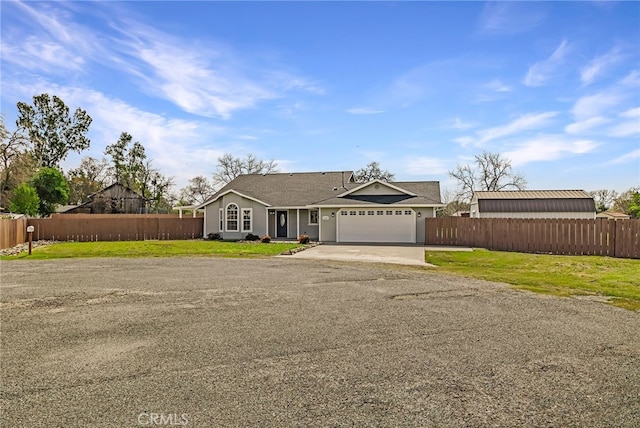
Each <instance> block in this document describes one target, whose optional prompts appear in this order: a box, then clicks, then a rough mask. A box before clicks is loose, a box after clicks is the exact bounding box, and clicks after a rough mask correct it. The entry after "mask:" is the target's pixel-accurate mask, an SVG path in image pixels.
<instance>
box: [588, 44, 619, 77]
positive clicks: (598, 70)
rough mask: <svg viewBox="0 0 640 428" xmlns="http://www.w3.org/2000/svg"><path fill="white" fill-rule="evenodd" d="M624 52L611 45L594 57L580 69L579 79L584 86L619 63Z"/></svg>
mask: <svg viewBox="0 0 640 428" xmlns="http://www.w3.org/2000/svg"><path fill="white" fill-rule="evenodd" d="M625 56H626V55H625V54H624V53H623V52H622V49H621V48H620V47H619V46H615V47H613V48H612V49H611V50H610V51H609V52H607V53H606V54H604V55H600V56H598V57H595V58H594V59H592V60H591V61H589V63H588V64H587V65H586V66H585V67H583V68H582V69H581V70H580V79H581V80H582V83H583V85H584V86H587V85H590V84H591V83H593V82H594V81H595V80H596V78H597V77H598V76H600V75H601V74H603V73H605V72H606V71H607V69H609V68H611V67H613V66H614V65H616V64H618V63H620V62H621V61H622V60H623V59H624V58H625Z"/></svg>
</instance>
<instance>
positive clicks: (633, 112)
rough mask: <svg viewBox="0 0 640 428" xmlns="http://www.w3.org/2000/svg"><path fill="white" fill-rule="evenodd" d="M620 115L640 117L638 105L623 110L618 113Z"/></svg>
mask: <svg viewBox="0 0 640 428" xmlns="http://www.w3.org/2000/svg"><path fill="white" fill-rule="evenodd" d="M619 116H620V117H629V118H632V119H633V118H640V107H636V108H632V109H629V110H626V111H623V112H622V113H620V114H619Z"/></svg>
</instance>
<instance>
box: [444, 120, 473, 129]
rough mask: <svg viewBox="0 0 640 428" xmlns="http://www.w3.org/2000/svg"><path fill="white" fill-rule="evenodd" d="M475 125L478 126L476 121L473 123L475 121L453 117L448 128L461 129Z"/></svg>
mask: <svg viewBox="0 0 640 428" xmlns="http://www.w3.org/2000/svg"><path fill="white" fill-rule="evenodd" d="M474 126H476V124H475V123H473V122H465V121H464V120H462V119H460V118H459V117H456V118H455V119H453V120H452V121H451V122H450V123H449V125H447V127H448V128H451V129H459V130H464V129H469V128H473V127H474Z"/></svg>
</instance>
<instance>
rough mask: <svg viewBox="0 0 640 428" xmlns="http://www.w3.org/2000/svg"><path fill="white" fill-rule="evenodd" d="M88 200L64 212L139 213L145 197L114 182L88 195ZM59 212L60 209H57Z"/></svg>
mask: <svg viewBox="0 0 640 428" xmlns="http://www.w3.org/2000/svg"><path fill="white" fill-rule="evenodd" d="M88 199H89V200H88V201H86V202H84V203H82V204H80V205H74V206H71V207H69V208H68V209H66V210H65V211H63V213H64V214H141V213H144V212H145V207H146V204H145V202H146V201H145V199H144V198H143V197H142V196H141V195H140V194H138V193H137V192H135V191H134V190H131V189H130V188H128V187H127V186H123V185H122V184H119V183H114V184H112V185H111V186H108V187H105V188H104V189H102V190H99V191H97V192H96V193H93V194H91V195H89V196H88ZM58 212H59V213H60V211H58Z"/></svg>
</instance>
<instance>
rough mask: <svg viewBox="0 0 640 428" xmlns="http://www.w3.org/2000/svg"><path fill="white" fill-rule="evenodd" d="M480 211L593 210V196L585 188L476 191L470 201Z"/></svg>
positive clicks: (594, 209)
mask: <svg viewBox="0 0 640 428" xmlns="http://www.w3.org/2000/svg"><path fill="white" fill-rule="evenodd" d="M474 202H477V203H478V211H480V212H593V213H595V211H596V205H595V201H594V200H593V197H592V196H591V195H589V194H588V193H587V192H585V191H584V190H507V191H500V192H484V191H481V192H475V193H474V195H473V199H472V201H471V203H472V204H473V203H474Z"/></svg>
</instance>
